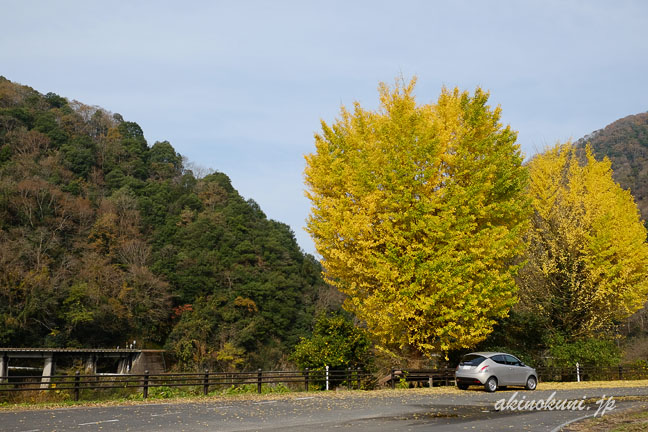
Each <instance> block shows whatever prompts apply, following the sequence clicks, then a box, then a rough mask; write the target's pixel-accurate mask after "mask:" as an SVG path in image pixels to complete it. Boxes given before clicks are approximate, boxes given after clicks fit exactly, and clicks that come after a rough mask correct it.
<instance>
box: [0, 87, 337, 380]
mask: <svg viewBox="0 0 648 432" xmlns="http://www.w3.org/2000/svg"><path fill="white" fill-rule="evenodd" d="M320 272H321V268H320V266H319V263H318V262H317V261H316V260H315V259H314V258H313V257H312V256H309V255H305V254H303V253H302V252H301V251H300V249H299V247H298V246H297V244H296V242H295V239H294V236H293V234H292V232H291V230H290V229H289V227H288V226H287V225H285V224H282V223H279V222H276V221H272V220H268V218H267V217H266V216H265V215H264V213H263V212H262V210H261V209H260V208H259V206H258V205H257V204H256V203H255V202H254V201H252V200H247V201H246V200H244V199H243V198H242V197H241V196H240V195H239V194H238V193H237V191H236V190H235V189H234V188H233V187H232V185H231V183H230V180H229V178H228V177H227V176H226V175H225V174H222V173H213V174H210V175H207V176H205V177H204V178H198V177H197V176H196V175H194V173H192V171H191V170H189V169H187V168H186V167H185V166H183V160H182V158H181V156H180V155H179V154H178V153H177V152H176V151H175V150H174V148H173V147H172V146H171V144H170V143H168V142H166V141H165V142H156V143H154V144H153V145H152V146H149V145H148V143H147V142H146V140H145V139H144V134H143V132H142V129H141V128H140V127H139V126H138V125H137V123H134V122H130V121H126V120H124V119H123V118H122V117H121V116H120V115H119V114H114V115H113V114H111V113H109V112H106V111H105V110H103V109H101V108H98V107H94V106H88V105H84V104H82V103H79V102H76V101H73V102H70V101H68V100H67V99H65V98H63V97H60V96H58V95H55V94H53V93H48V94H46V95H43V94H40V93H39V92H37V91H35V90H33V89H31V88H29V87H26V86H22V85H17V84H15V83H12V82H10V81H8V80H6V79H5V78H3V77H0V345H2V346H18V347H19V346H49V347H115V346H122V347H123V346H124V344H125V343H126V341H133V340H137V341H138V346H148V347H153V346H158V347H162V346H164V347H166V348H167V349H169V350H170V351H171V352H173V353H175V354H176V356H177V358H178V359H179V360H180V361H181V362H183V363H184V365H186V366H196V367H197V366H200V367H205V366H209V367H217V368H233V367H239V368H243V367H246V368H250V367H272V366H274V365H276V364H278V363H279V362H281V361H282V359H284V358H285V357H286V355H287V354H288V353H289V352H290V350H291V349H292V347H293V346H294V344H295V343H296V342H297V341H298V339H299V337H300V336H304V335H306V334H307V333H308V331H309V327H310V325H311V322H312V319H313V315H314V313H315V309H316V308H318V307H319V306H321V305H322V301H320V300H319V297H320V292H324V290H326V289H328V288H327V287H326V286H325V285H324V284H323V282H322V281H321V278H320ZM318 302H319V303H318Z"/></svg>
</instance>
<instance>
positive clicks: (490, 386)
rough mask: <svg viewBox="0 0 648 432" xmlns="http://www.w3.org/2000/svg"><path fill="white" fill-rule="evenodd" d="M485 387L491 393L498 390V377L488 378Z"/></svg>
mask: <svg viewBox="0 0 648 432" xmlns="http://www.w3.org/2000/svg"><path fill="white" fill-rule="evenodd" d="M484 388H485V389H486V391H487V392H489V393H493V392H494V391H495V390H497V378H495V377H490V378H488V379H487V380H486V383H485V384H484Z"/></svg>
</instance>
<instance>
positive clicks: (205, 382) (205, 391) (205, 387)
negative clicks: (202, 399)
mask: <svg viewBox="0 0 648 432" xmlns="http://www.w3.org/2000/svg"><path fill="white" fill-rule="evenodd" d="M208 393H209V369H205V378H204V379H203V394H204V395H205V396H207V394H208Z"/></svg>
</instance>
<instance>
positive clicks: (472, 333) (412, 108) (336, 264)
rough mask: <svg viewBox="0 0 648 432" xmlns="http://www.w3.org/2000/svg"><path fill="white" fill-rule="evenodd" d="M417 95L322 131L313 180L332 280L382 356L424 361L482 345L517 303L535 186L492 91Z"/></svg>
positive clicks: (409, 86) (398, 93) (351, 115)
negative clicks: (401, 354) (408, 355)
mask: <svg viewBox="0 0 648 432" xmlns="http://www.w3.org/2000/svg"><path fill="white" fill-rule="evenodd" d="M414 85H415V80H412V81H411V82H410V83H403V82H397V83H396V86H395V87H394V88H393V89H390V88H389V87H388V86H386V85H384V84H381V85H380V109H379V110H378V111H370V110H365V109H363V108H362V107H361V106H360V105H359V104H358V103H356V104H355V106H354V110H353V112H349V111H348V110H346V109H345V108H344V107H342V110H341V114H340V118H339V119H338V120H337V121H336V122H335V123H334V124H332V125H331V126H329V125H328V124H327V123H325V122H322V132H321V133H320V134H317V135H316V136H315V144H316V151H315V153H313V154H310V155H307V156H306V164H307V165H306V169H305V177H306V184H307V193H306V194H307V197H308V198H309V199H310V200H311V202H312V212H311V215H310V217H309V220H308V231H309V232H310V234H311V236H312V237H313V239H314V241H315V244H316V248H317V251H318V252H319V254H320V255H321V256H322V264H323V266H324V269H325V272H324V274H325V277H326V279H327V280H328V282H330V283H331V284H333V285H335V286H337V287H338V288H339V289H340V290H341V291H342V292H344V293H346V294H347V296H348V297H347V300H346V303H345V307H346V308H347V309H348V310H350V311H352V312H353V313H355V314H356V316H357V317H359V318H360V319H361V320H363V321H364V322H365V323H366V325H367V328H368V330H369V331H370V332H371V333H372V334H373V335H374V336H375V338H376V340H377V342H378V343H379V346H381V347H383V348H386V349H389V350H396V351H398V350H399V349H407V350H410V351H415V352H418V353H420V354H424V355H425V354H430V353H432V352H444V351H446V352H447V351H448V350H450V349H455V348H465V347H470V346H473V345H474V344H476V343H477V342H479V341H481V340H483V339H484V338H485V337H486V336H487V335H488V334H489V333H490V332H491V331H492V326H493V324H494V323H495V320H497V319H499V318H501V317H503V316H506V315H507V313H508V310H509V308H510V307H511V305H512V304H514V303H515V301H516V285H515V282H514V276H515V274H516V272H517V270H518V267H517V265H516V260H515V259H516V257H517V256H518V254H519V253H520V252H521V250H522V249H521V247H522V242H521V237H522V234H523V232H524V231H525V229H526V226H527V221H528V216H529V205H528V199H527V198H526V196H525V190H526V187H527V179H528V178H527V172H526V170H525V169H524V168H523V167H522V160H523V157H522V155H521V153H520V149H519V146H518V145H517V144H516V133H515V132H514V131H512V130H511V129H510V128H509V127H508V126H503V125H502V124H501V123H500V108H499V107H497V108H491V107H490V106H488V104H487V102H488V97H489V95H488V93H486V92H484V91H482V90H481V89H477V90H476V91H475V92H474V94H472V95H471V94H469V93H468V92H462V91H459V90H458V89H454V90H448V89H443V90H442V92H441V95H440V96H439V98H438V100H437V102H436V103H434V104H424V105H418V104H417V103H416V101H415V99H414V96H413V90H414Z"/></svg>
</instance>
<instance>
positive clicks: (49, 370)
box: [41, 354, 56, 389]
mask: <svg viewBox="0 0 648 432" xmlns="http://www.w3.org/2000/svg"><path fill="white" fill-rule="evenodd" d="M54 373H56V362H55V361H54V354H50V355H49V356H47V357H45V366H44V367H43V377H42V378H41V388H42V389H46V388H48V387H49V384H50V381H51V378H50V376H51V375H54Z"/></svg>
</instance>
